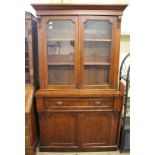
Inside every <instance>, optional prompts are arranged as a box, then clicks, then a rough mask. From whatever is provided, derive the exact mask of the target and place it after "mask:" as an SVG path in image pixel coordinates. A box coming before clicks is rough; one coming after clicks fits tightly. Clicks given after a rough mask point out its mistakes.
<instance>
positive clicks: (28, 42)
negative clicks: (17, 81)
mask: <svg viewBox="0 0 155 155" xmlns="http://www.w3.org/2000/svg"><path fill="white" fill-rule="evenodd" d="M37 35H38V34H37V20H36V18H35V17H34V16H33V15H32V14H31V13H29V12H25V84H30V85H32V86H36V87H38V84H39V82H38V40H37ZM27 74H28V75H27ZM26 75H27V76H26ZM27 78H28V79H29V80H28V81H27Z"/></svg>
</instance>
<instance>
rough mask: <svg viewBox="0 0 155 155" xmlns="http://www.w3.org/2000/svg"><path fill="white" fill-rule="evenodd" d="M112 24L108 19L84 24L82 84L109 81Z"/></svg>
mask: <svg viewBox="0 0 155 155" xmlns="http://www.w3.org/2000/svg"><path fill="white" fill-rule="evenodd" d="M111 39H112V25H111V23H110V22H109V21H108V20H87V22H86V23H85V24H84V84H85V85H101V84H102V85H104V84H108V83H109V76H110V61H111V60H110V59H111Z"/></svg>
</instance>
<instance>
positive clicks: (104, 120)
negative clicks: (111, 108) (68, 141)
mask: <svg viewBox="0 0 155 155" xmlns="http://www.w3.org/2000/svg"><path fill="white" fill-rule="evenodd" d="M117 123H118V114H114V113H113V112H85V113H81V115H80V137H81V145H82V146H81V147H82V148H86V149H87V148H91V147H95V148H100V147H104V146H110V145H111V146H112V145H116V135H117Z"/></svg>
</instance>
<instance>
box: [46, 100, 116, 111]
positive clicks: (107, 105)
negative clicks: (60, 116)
mask: <svg viewBox="0 0 155 155" xmlns="http://www.w3.org/2000/svg"><path fill="white" fill-rule="evenodd" d="M113 108H114V99H113V98H92V99H61V98H60V99H59V98H47V99H44V109H45V110H66V109H68V110H80V109H81V110H91V109H95V110H96V109H105V110H106V109H107V110H109V109H113Z"/></svg>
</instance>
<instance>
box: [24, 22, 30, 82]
mask: <svg viewBox="0 0 155 155" xmlns="http://www.w3.org/2000/svg"><path fill="white" fill-rule="evenodd" d="M25 83H26V84H27V83H30V75H29V55H28V25H27V23H25Z"/></svg>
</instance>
